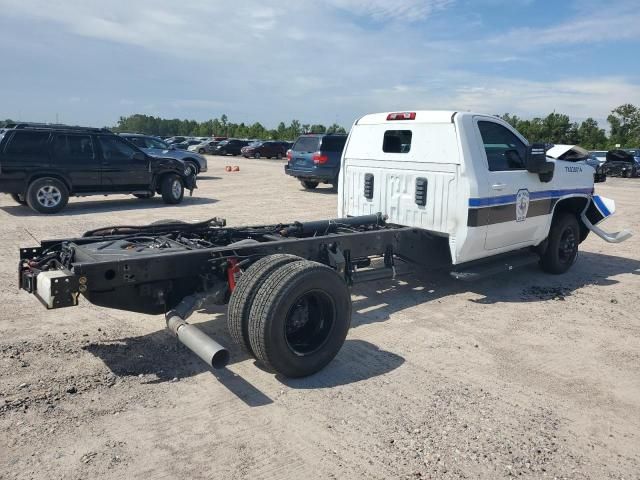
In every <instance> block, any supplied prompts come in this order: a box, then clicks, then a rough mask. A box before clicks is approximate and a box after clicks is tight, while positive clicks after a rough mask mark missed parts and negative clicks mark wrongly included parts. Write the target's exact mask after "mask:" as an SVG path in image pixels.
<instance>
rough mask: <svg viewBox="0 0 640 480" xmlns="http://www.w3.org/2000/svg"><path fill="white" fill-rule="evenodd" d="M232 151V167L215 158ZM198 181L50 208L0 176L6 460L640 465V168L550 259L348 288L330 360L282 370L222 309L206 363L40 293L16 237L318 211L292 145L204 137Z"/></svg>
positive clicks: (263, 466) (501, 467)
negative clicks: (468, 276)
mask: <svg viewBox="0 0 640 480" xmlns="http://www.w3.org/2000/svg"><path fill="white" fill-rule="evenodd" d="M228 163H235V164H239V165H240V166H241V171H240V172H238V173H227V172H224V170H223V168H222V167H223V165H224V164H228ZM210 166H211V169H210V172H209V173H207V174H204V175H203V176H202V177H201V179H200V181H199V185H200V188H199V189H198V190H197V191H196V193H195V195H194V197H193V198H186V199H185V201H184V203H183V204H181V205H179V206H174V207H170V206H165V205H164V204H163V203H162V201H161V200H160V199H157V198H156V199H153V200H148V201H144V200H138V199H134V198H128V197H122V196H120V197H119V196H113V197H108V198H102V197H93V198H89V199H74V200H72V201H71V203H70V204H69V206H68V207H67V208H66V209H65V210H64V211H63V212H62V213H61V214H58V215H55V216H42V215H37V214H35V213H33V212H31V211H30V210H29V209H27V208H25V207H21V206H18V205H15V204H13V203H12V201H11V199H10V198H9V196H6V195H3V196H0V259H1V263H0V285H1V286H2V291H1V292H0V303H1V304H2V306H3V310H4V315H2V317H1V318H0V337H1V340H0V478H1V479H9V478H37V479H47V480H50V479H57V478H74V479H75V478H77V479H87V478H113V479H118V480H121V479H123V478H170V479H173V478H225V479H239V478H250V479H262V478H272V479H276V478H277V479H280V478H291V479H299V478H338V479H346V478H353V479H360V478H379V479H390V478H501V477H521V478H593V479H604V478H616V479H618V478H620V479H622V478H624V479H632V478H640V477H639V472H640V369H639V367H640V318H639V316H638V311H639V310H640V248H639V246H640V209H639V208H638V201H639V200H638V199H639V198H640V181H634V180H623V179H610V180H609V181H608V182H607V183H606V184H604V185H602V186H599V187H598V190H599V191H600V193H602V194H604V195H607V196H610V197H612V198H615V199H616V201H617V204H618V214H617V215H616V216H615V217H614V218H613V219H611V220H609V221H608V224H607V228H608V229H610V230H613V229H619V228H621V227H623V226H626V227H631V228H632V229H633V230H634V231H635V232H636V234H637V236H635V237H634V238H632V239H631V240H629V241H627V242H626V243H624V244H621V245H608V244H606V243H604V242H603V241H601V240H599V239H598V238H596V237H594V236H593V235H592V236H590V237H589V239H588V240H587V241H586V242H585V243H584V244H583V246H582V247H583V248H582V252H581V255H580V258H579V261H578V263H577V264H576V266H575V267H574V268H573V270H572V271H571V272H570V273H568V274H566V275H564V276H560V277H554V276H548V275H545V274H543V273H541V272H540V271H538V270H537V268H534V267H531V268H526V269H523V270H521V271H519V272H515V273H513V274H511V275H508V276H502V277H496V278H493V279H490V280H485V281H482V282H479V283H476V284H464V283H458V282H456V281H454V280H452V279H449V278H448V277H447V276H444V275H438V276H433V275H431V276H426V275H425V276H420V277H418V276H411V277H406V278H404V279H403V280H402V281H396V282H388V281H384V282H377V283H372V284H367V285H364V286H358V287H357V288H355V289H354V291H353V300H354V315H353V324H352V329H351V331H350V333H349V336H348V338H347V341H346V344H345V345H344V347H343V349H342V351H341V352H340V354H339V355H338V357H337V358H336V359H335V360H334V361H333V362H332V363H331V364H330V365H329V366H328V367H327V368H326V369H325V370H323V371H322V372H321V373H319V374H317V375H315V376H313V377H311V378H307V379H303V380H296V381H290V380H286V379H282V378H277V377H275V376H274V375H272V374H270V373H267V372H265V371H263V370H261V369H260V368H257V367H256V365H255V364H254V361H253V360H252V359H250V358H247V357H246V356H245V355H243V354H242V353H241V351H240V350H239V349H238V348H237V347H235V346H233V345H231V341H230V339H229V336H228V334H227V333H226V325H225V311H224V309H223V308H220V307H216V306H207V307H206V308H205V309H204V310H203V311H201V312H198V313H196V314H195V315H194V316H193V317H192V321H193V322H194V323H199V325H200V326H201V327H202V328H203V329H204V330H206V331H207V332H208V333H210V334H212V335H213V336H214V337H216V338H217V339H218V340H219V341H220V342H221V343H223V344H225V345H228V346H229V347H231V354H232V362H231V364H230V365H229V367H228V369H227V370H224V371H221V372H215V373H214V372H211V371H210V370H208V369H207V368H205V367H204V366H203V364H202V363H201V362H200V360H198V359H197V358H196V357H195V356H194V355H192V354H191V353H189V352H188V351H187V350H186V349H185V348H183V347H181V346H180V345H178V344H177V343H176V340H175V339H174V338H172V337H171V335H170V334H169V333H168V332H166V331H165V330H164V319H163V317H162V316H157V317H151V316H144V315H139V314H132V313H127V312H121V311H116V310H107V309H102V308H97V307H93V306H92V305H90V304H88V303H87V302H82V305H81V306H79V307H76V308H70V309H64V310H55V311H45V310H44V309H43V308H42V307H41V305H40V304H39V303H38V302H37V300H36V299H35V298H34V297H31V296H29V295H27V294H25V293H19V292H18V290H17V283H16V263H17V252H18V247H20V246H30V245H33V244H34V242H35V240H41V239H46V238H55V237H61V236H76V235H79V234H81V233H82V232H83V231H85V230H87V229H90V228H95V227H99V226H105V225H111V224H122V223H127V224H132V223H133V224H136V223H148V222H151V221H155V220H159V219H165V218H174V219H175V218H179V219H186V220H202V219H205V218H208V217H212V216H223V217H226V218H227V219H228V221H229V223H230V224H236V225H237V224H251V223H265V222H277V221H290V220H294V219H297V220H305V219H316V218H327V217H331V216H334V215H335V211H336V205H335V204H336V195H335V194H334V193H331V192H330V191H329V190H328V189H319V190H318V191H316V192H305V191H303V190H301V188H300V187H299V185H298V183H297V182H296V181H294V180H293V179H290V178H288V177H285V175H284V174H283V172H282V163H281V162H276V161H266V160H264V161H259V160H245V159H234V160H231V159H226V160H225V159H222V158H219V157H210Z"/></svg>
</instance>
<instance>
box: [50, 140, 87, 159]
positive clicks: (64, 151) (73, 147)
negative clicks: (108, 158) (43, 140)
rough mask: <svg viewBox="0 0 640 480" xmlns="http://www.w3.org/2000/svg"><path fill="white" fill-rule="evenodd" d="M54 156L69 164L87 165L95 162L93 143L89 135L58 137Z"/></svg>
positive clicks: (54, 147)
mask: <svg viewBox="0 0 640 480" xmlns="http://www.w3.org/2000/svg"><path fill="white" fill-rule="evenodd" d="M53 156H54V157H55V158H57V159H60V160H64V161H66V162H69V163H78V164H85V163H89V162H91V161H92V160H93V158H94V156H93V142H92V141H91V137H90V136H89V135H56V138H55V140H54V141H53Z"/></svg>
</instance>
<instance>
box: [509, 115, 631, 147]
mask: <svg viewBox="0 0 640 480" xmlns="http://www.w3.org/2000/svg"><path fill="white" fill-rule="evenodd" d="M499 117H500V118H502V119H503V120H504V121H506V122H508V123H510V124H511V125H512V126H513V127H514V128H515V129H516V130H518V131H519V132H520V133H521V134H522V135H523V136H524V137H525V138H526V139H527V140H529V142H531V143H538V142H541V143H556V144H558V143H564V144H569V145H581V146H582V147H584V148H586V149H588V150H609V149H611V148H615V146H616V145H620V147H621V148H638V147H640V108H638V107H635V106H634V105H631V104H625V105H620V106H619V107H617V108H614V109H613V110H612V111H611V113H610V114H609V116H608V117H607V123H608V124H609V134H608V135H607V133H606V132H605V129H604V128H600V126H599V125H598V122H597V121H596V120H594V119H593V118H587V119H586V120H584V121H582V122H580V123H578V122H572V121H571V120H570V119H569V116H568V115H564V114H562V113H556V112H553V113H550V114H549V115H547V116H546V117H536V118H533V119H522V118H520V117H518V116H517V115H511V114H508V113H505V114H504V115H499Z"/></svg>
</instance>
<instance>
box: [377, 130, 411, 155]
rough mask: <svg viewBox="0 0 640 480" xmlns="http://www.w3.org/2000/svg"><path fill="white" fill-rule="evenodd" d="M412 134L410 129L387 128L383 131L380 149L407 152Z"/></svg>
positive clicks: (388, 151) (391, 151)
mask: <svg viewBox="0 0 640 480" xmlns="http://www.w3.org/2000/svg"><path fill="white" fill-rule="evenodd" d="M412 136H413V135H412V133H411V130H387V131H386V132H384V139H383V141H382V151H383V152H386V153H409V151H410V150H411V137H412Z"/></svg>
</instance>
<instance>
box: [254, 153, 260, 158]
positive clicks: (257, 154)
mask: <svg viewBox="0 0 640 480" xmlns="http://www.w3.org/2000/svg"><path fill="white" fill-rule="evenodd" d="M260 157H261V155H260V152H256V153H254V154H253V158H260Z"/></svg>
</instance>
